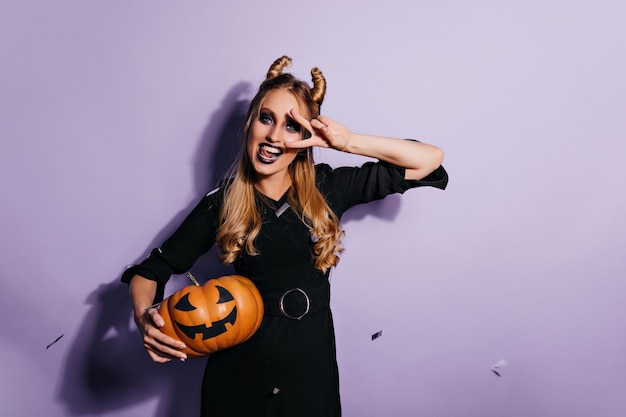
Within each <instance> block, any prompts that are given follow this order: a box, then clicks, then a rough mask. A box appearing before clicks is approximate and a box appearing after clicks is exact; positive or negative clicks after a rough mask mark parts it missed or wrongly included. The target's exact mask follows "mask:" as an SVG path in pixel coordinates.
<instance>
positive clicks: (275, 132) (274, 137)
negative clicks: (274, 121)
mask: <svg viewBox="0 0 626 417" xmlns="http://www.w3.org/2000/svg"><path fill="white" fill-rule="evenodd" d="M283 139H284V138H283V135H282V133H281V129H279V128H278V127H277V126H273V127H272V128H271V129H270V131H269V132H268V134H267V140H268V142H271V143H280V142H282V141H283Z"/></svg>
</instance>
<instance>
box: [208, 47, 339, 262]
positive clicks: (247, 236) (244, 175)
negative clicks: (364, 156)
mask: <svg viewBox="0 0 626 417" xmlns="http://www.w3.org/2000/svg"><path fill="white" fill-rule="evenodd" d="M290 64H291V58H289V57H287V56H283V57H281V58H278V59H277V60H276V61H274V63H273V64H272V66H271V67H270V69H269V71H268V73H267V77H266V79H265V81H263V83H261V86H260V87H259V91H258V92H257V94H256V95H255V97H254V98H253V99H252V101H251V102H250V107H249V108H248V113H247V117H246V122H245V125H244V131H243V133H244V135H243V139H244V143H243V144H242V146H241V149H240V152H239V157H238V159H237V160H236V161H235V164H234V165H233V167H232V168H231V173H230V175H228V176H227V180H226V181H225V185H226V187H225V194H224V204H223V206H222V211H221V213H220V226H219V228H218V230H217V235H216V243H217V245H218V246H219V247H220V249H221V252H222V253H221V256H220V259H221V261H222V262H224V263H227V264H230V263H233V262H234V261H235V260H236V259H237V256H238V255H239V254H240V253H241V251H242V250H245V251H246V252H247V253H248V254H250V255H258V252H257V250H256V249H255V246H254V240H255V238H256V237H257V236H258V234H259V232H260V230H261V224H262V221H261V215H260V213H259V210H258V206H257V202H256V199H255V188H254V181H255V176H256V173H255V171H254V168H253V166H252V163H251V161H250V157H249V156H248V152H247V150H246V144H247V142H248V140H249V137H250V132H251V128H252V124H253V122H254V121H255V119H256V118H257V117H259V111H260V108H261V104H262V103H263V100H264V99H265V97H267V95H268V94H269V93H271V92H272V91H276V90H279V89H285V90H287V91H289V92H291V93H292V94H293V95H294V97H295V98H296V99H297V100H298V102H299V103H300V105H301V107H302V109H303V112H304V113H306V114H303V117H305V118H308V119H309V120H310V119H313V118H315V117H318V116H319V114H320V106H321V104H322V101H323V100H324V95H325V93H326V79H325V78H324V75H323V74H322V72H321V71H320V70H319V68H313V69H312V70H311V76H312V79H313V88H311V87H309V85H308V84H307V83H305V82H303V81H300V80H298V79H296V78H295V77H294V76H293V75H291V74H289V73H283V69H284V68H285V67H286V66H289V65H290ZM306 133H307V131H306V129H301V134H302V135H305V134H306ZM289 175H290V176H291V182H292V187H291V189H290V190H289V194H288V196H287V198H288V200H287V201H288V203H289V205H290V207H291V208H292V210H294V211H295V213H296V214H297V215H298V216H299V217H300V219H301V220H302V222H303V223H304V224H305V225H306V226H307V227H308V229H309V230H310V232H311V235H312V236H313V239H314V240H316V241H315V244H314V261H315V267H316V268H318V269H320V270H322V271H323V272H326V271H327V270H328V269H329V268H331V267H333V266H335V265H337V263H338V262H339V256H340V255H341V253H342V252H343V248H342V246H341V240H342V238H343V235H344V232H343V230H342V229H341V226H340V224H339V219H338V218H337V216H336V215H335V213H334V212H333V211H332V210H331V209H330V207H329V206H328V203H326V200H325V199H324V197H323V196H322V194H321V193H320V191H319V190H318V188H317V186H316V183H315V167H314V161H313V153H312V148H310V147H309V148H304V149H303V150H301V151H300V152H299V153H298V156H296V158H295V159H294V161H293V162H292V163H291V165H290V166H289Z"/></svg>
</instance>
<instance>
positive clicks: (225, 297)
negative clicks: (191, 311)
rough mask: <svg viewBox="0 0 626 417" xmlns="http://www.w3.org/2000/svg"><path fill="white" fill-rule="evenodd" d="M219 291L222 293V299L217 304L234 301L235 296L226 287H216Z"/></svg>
mask: <svg viewBox="0 0 626 417" xmlns="http://www.w3.org/2000/svg"><path fill="white" fill-rule="evenodd" d="M215 287H216V288H217V290H218V291H219V292H220V298H219V300H217V303H216V304H222V303H225V302H227V301H233V300H234V298H233V295H232V294H231V293H230V292H229V291H228V290H227V289H226V288H224V287H220V286H219V285H216V286H215Z"/></svg>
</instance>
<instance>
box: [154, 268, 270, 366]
mask: <svg viewBox="0 0 626 417" xmlns="http://www.w3.org/2000/svg"><path fill="white" fill-rule="evenodd" d="M159 313H160V314H161V316H163V319H164V321H165V326H163V327H162V328H161V331H162V332H163V333H165V334H167V335H169V336H171V337H173V338H175V339H179V340H181V341H182V342H184V343H185V345H187V348H186V349H183V352H185V353H186V354H187V356H188V357H192V358H194V357H200V356H204V355H209V354H211V353H213V352H216V351H218V350H222V349H225V348H227V347H231V346H234V345H237V344H239V343H242V342H244V341H246V340H248V339H249V338H250V337H251V336H252V335H253V334H254V332H255V331H256V330H257V329H258V327H259V326H260V325H261V320H262V318H263V301H262V299H261V295H260V294H259V292H258V290H257V289H256V287H255V286H254V284H253V283H252V282H251V281H250V280H249V279H247V278H245V277H242V276H239V275H229V276H224V277H221V278H218V279H212V280H209V281H207V282H206V283H205V284H204V285H202V286H195V285H190V286H188V287H185V288H183V289H181V290H178V291H176V292H175V293H174V294H172V295H171V296H170V297H168V298H167V299H165V300H164V301H163V303H161V307H160V308H159Z"/></svg>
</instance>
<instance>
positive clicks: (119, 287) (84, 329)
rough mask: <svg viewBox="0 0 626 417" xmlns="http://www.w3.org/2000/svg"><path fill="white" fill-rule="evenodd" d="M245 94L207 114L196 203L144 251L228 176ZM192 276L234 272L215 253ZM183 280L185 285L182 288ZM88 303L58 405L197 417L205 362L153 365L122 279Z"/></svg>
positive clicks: (244, 88) (240, 87) (233, 94)
mask: <svg viewBox="0 0 626 417" xmlns="http://www.w3.org/2000/svg"><path fill="white" fill-rule="evenodd" d="M249 89H250V86H249V84H247V83H239V84H237V85H235V86H234V87H233V88H232V89H231V90H230V91H229V92H228V94H227V95H226V97H225V98H224V100H223V101H222V104H221V106H220V108H219V110H218V111H216V112H215V113H214V114H213V115H212V117H211V119H210V120H209V122H208V124H207V127H206V129H205V130H204V132H203V134H202V137H201V140H200V143H199V145H198V149H197V152H196V158H195V161H194V167H193V169H194V178H195V187H196V191H197V194H198V197H197V199H195V200H196V201H193V202H192V203H190V205H189V207H187V208H185V209H183V210H181V211H180V212H179V213H178V214H176V215H175V216H174V218H172V220H171V221H170V222H169V223H168V224H167V225H166V226H165V227H164V228H163V229H162V230H161V231H160V232H159V233H157V235H156V236H155V238H154V239H153V240H152V242H151V243H150V244H149V245H148V248H147V250H146V253H147V252H149V250H151V249H152V248H153V247H156V246H159V245H160V244H161V243H162V242H163V240H164V239H165V238H167V237H168V236H169V235H170V234H171V233H172V232H173V231H174V229H175V228H176V227H177V226H178V224H180V222H181V221H182V220H183V218H184V217H185V216H186V215H187V213H188V212H189V211H190V210H191V209H192V208H193V206H195V204H196V203H197V201H198V200H199V199H200V198H202V196H204V194H205V193H207V192H208V191H210V190H211V189H212V188H213V187H214V186H215V184H217V182H218V181H219V179H221V178H222V177H223V175H224V174H225V173H226V171H227V169H228V168H229V164H230V162H231V161H233V160H234V158H235V154H236V151H237V150H238V148H239V143H240V137H241V134H240V133H239V132H240V131H241V126H242V125H243V119H244V115H245V110H246V108H247V105H248V100H246V99H243V98H242V97H243V96H244V95H245V93H247V92H248V90H249ZM141 259H143V257H140V258H138V259H137V260H136V262H139V261H140V260H141ZM192 273H193V274H194V275H195V276H196V277H197V278H198V279H199V280H206V279H208V278H214V277H219V276H221V275H226V274H229V273H232V271H231V270H230V268H228V267H225V266H224V265H222V264H220V263H219V261H218V260H217V253H216V251H215V249H213V250H211V251H209V252H208V253H207V254H205V255H204V256H203V257H202V258H201V259H200V260H198V262H196V264H195V265H194V267H193V268H192ZM184 280H186V278H184ZM184 280H183V282H184V284H183V285H187V284H188V282H185V281H184ZM172 281H175V280H172ZM170 285H180V284H168V286H170ZM180 286H182V285H180ZM168 290H169V287H168ZM86 301H87V304H89V305H90V306H91V308H90V310H89V312H88V313H87V315H86V316H85V317H84V319H83V322H82V324H81V325H80V327H79V328H78V330H77V334H76V337H75V338H74V340H73V342H72V345H71V346H70V348H69V351H68V354H67V357H66V359H65V364H64V365H65V366H64V367H63V369H64V372H63V374H62V376H61V379H60V381H59V384H58V387H57V390H58V391H57V396H58V401H59V402H60V403H61V404H63V405H64V407H65V408H66V410H67V413H68V415H72V416H80V415H98V414H101V413H104V412H107V411H111V410H119V409H124V408H128V407H132V406H134V405H138V404H141V403H143V402H145V401H149V400H151V399H153V398H158V399H159V400H158V405H157V411H156V414H155V415H156V416H157V417H179V416H190V415H198V414H199V408H200V383H201V380H202V374H203V372H204V364H205V362H206V358H204V359H193V360H189V361H187V362H178V361H172V362H169V363H167V364H158V363H154V362H152V360H151V359H150V357H149V356H148V354H147V352H146V351H145V349H144V347H143V343H142V341H141V337H140V335H139V332H138V331H137V328H136V327H135V324H134V323H133V322H132V314H131V311H132V309H131V305H130V300H129V298H128V288H127V286H126V285H125V284H123V283H121V282H120V281H119V278H115V279H114V280H113V281H112V282H110V283H108V284H102V285H100V287H99V288H97V289H96V290H95V291H94V292H93V293H91V294H90V295H89V296H88V297H87V300H86Z"/></svg>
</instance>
